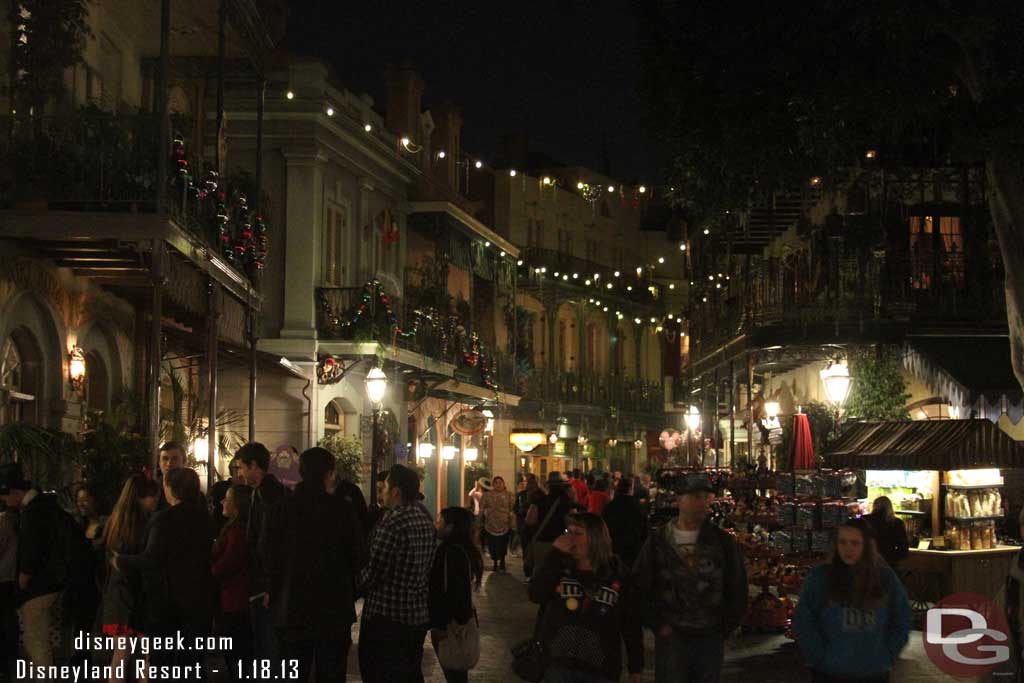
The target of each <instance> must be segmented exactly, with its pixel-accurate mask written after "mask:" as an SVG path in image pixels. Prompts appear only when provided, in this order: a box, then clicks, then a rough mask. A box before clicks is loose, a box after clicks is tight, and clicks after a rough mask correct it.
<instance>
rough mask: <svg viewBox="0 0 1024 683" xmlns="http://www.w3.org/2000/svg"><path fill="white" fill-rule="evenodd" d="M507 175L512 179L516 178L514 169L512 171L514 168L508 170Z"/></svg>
mask: <svg viewBox="0 0 1024 683" xmlns="http://www.w3.org/2000/svg"><path fill="white" fill-rule="evenodd" d="M508 174H509V175H510V176H512V177H513V178H515V177H516V169H514V168H510V169H509V170H508Z"/></svg>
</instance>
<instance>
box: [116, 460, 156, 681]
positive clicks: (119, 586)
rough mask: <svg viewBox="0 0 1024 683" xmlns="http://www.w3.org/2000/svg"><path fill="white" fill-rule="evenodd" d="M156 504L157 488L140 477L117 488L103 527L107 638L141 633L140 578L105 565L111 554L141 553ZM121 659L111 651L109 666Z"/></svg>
mask: <svg viewBox="0 0 1024 683" xmlns="http://www.w3.org/2000/svg"><path fill="white" fill-rule="evenodd" d="M159 502H160V485H159V484H157V483H156V482H155V481H153V480H152V479H150V478H149V477H147V476H145V475H143V474H136V475H133V476H131V477H129V478H128V480H127V481H125V483H124V486H122V487H121V495H120V496H118V499H117V503H116V504H115V505H114V510H113V511H112V512H111V513H110V517H109V518H108V519H107V523H106V524H105V525H104V527H103V545H104V547H105V548H106V552H107V557H108V568H107V581H106V586H105V588H104V590H103V607H102V610H103V612H102V616H101V620H102V624H103V633H105V634H107V635H109V636H135V635H142V633H143V623H144V618H145V614H144V610H143V594H142V577H141V576H140V575H139V574H138V572H121V571H119V570H118V569H117V568H115V567H113V566H109V565H110V559H111V558H113V555H114V553H124V554H126V555H132V554H135V553H138V552H141V551H142V549H143V547H145V543H146V524H147V522H148V521H149V518H150V517H151V516H152V515H153V513H154V512H156V507H157V504H158V503H159ZM124 658H125V651H124V650H115V651H114V658H113V661H112V662H111V664H112V665H113V666H115V667H116V666H117V665H118V663H119V662H121V660H123V659H124ZM127 668H131V665H130V664H129V665H127Z"/></svg>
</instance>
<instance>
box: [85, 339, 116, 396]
mask: <svg viewBox="0 0 1024 683" xmlns="http://www.w3.org/2000/svg"><path fill="white" fill-rule="evenodd" d="M85 404H86V406H88V408H89V410H98V411H103V410H107V409H108V408H110V374H109V373H108V372H107V364H106V363H105V362H103V357H102V356H100V354H99V353H97V352H96V351H90V352H89V353H87V354H85Z"/></svg>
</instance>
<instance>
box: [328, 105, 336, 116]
mask: <svg viewBox="0 0 1024 683" xmlns="http://www.w3.org/2000/svg"><path fill="white" fill-rule="evenodd" d="M327 115H328V116H334V107H332V106H330V105H327Z"/></svg>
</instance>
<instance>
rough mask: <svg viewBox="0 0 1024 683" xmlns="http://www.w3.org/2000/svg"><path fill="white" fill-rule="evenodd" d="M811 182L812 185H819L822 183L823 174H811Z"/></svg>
mask: <svg viewBox="0 0 1024 683" xmlns="http://www.w3.org/2000/svg"><path fill="white" fill-rule="evenodd" d="M810 183H811V187H817V186H818V185H821V176H818V175H816V176H811V180H810Z"/></svg>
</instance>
